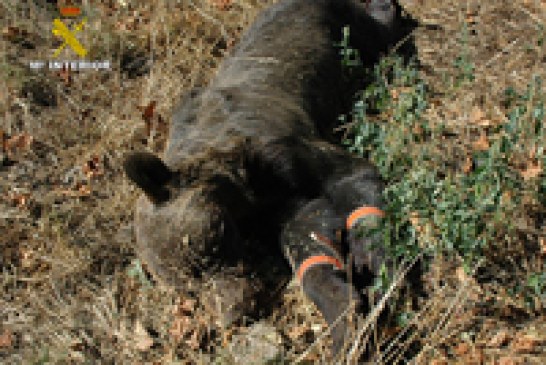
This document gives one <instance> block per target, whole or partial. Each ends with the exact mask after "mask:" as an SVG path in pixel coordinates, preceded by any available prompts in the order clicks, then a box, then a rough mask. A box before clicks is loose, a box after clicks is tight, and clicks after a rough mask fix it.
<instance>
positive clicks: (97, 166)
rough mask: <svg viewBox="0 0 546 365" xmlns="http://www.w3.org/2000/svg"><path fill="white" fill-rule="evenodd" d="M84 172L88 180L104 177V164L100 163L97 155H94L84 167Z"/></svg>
mask: <svg viewBox="0 0 546 365" xmlns="http://www.w3.org/2000/svg"><path fill="white" fill-rule="evenodd" d="M82 171H83V173H84V174H85V175H86V176H87V178H88V179H92V178H95V177H98V176H102V175H104V171H103V170H102V164H101V163H100V157H99V156H97V155H92V156H91V158H90V159H89V160H87V161H86V162H85V164H84V165H83V167H82Z"/></svg>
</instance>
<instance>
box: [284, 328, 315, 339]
mask: <svg viewBox="0 0 546 365" xmlns="http://www.w3.org/2000/svg"><path fill="white" fill-rule="evenodd" d="M309 331H311V328H309V326H308V325H305V324H304V325H301V326H295V327H293V328H291V329H290V330H289V331H288V333H287V335H288V337H289V338H290V339H291V340H292V341H294V340H297V339H298V338H300V337H302V336H303V335H305V334H306V333H308V332H309Z"/></svg>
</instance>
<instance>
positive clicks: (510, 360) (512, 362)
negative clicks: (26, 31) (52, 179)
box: [498, 356, 523, 365]
mask: <svg viewBox="0 0 546 365" xmlns="http://www.w3.org/2000/svg"><path fill="white" fill-rule="evenodd" d="M522 364H523V359H520V358H517V357H514V356H503V357H501V358H500V359H499V362H498V365H522Z"/></svg>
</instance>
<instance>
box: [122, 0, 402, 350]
mask: <svg viewBox="0 0 546 365" xmlns="http://www.w3.org/2000/svg"><path fill="white" fill-rule="evenodd" d="M399 19H400V8H399V6H398V5H397V4H393V3H392V2H391V1H387V0H382V1H381V0H373V1H366V2H364V3H363V2H360V1H358V0H284V1H280V2H278V3H277V4H275V5H273V6H271V7H270V8H268V9H267V10H265V11H264V12H263V13H262V14H261V15H260V16H259V17H258V18H257V20H256V21H255V22H254V24H253V25H252V26H251V27H250V28H249V29H248V30H247V31H246V33H245V34H244V35H243V36H242V38H241V40H240V42H239V43H238V45H237V46H236V47H235V49H234V50H233V52H232V53H231V55H230V56H228V57H227V58H226V59H225V60H224V61H223V63H222V65H221V66H220V68H219V69H218V71H217V74H216V76H215V77H214V78H213V79H212V81H211V82H210V84H209V85H208V87H206V88H203V89H196V90H193V91H191V92H189V93H188V95H186V96H185V97H184V98H183V100H182V101H181V102H180V104H179V106H178V107H177V108H176V109H175V111H174V113H173V118H172V125H171V130H170V135H169V138H168V145H167V148H166V150H165V152H164V155H163V158H162V159H160V158H159V157H156V156H154V155H153V154H150V153H145V152H140V153H133V154H131V155H129V156H128V157H127V159H126V161H125V164H124V167H125V171H126V173H127V175H128V177H129V178H130V179H131V180H132V181H133V182H135V183H136V184H137V185H138V186H139V187H140V188H141V189H142V190H143V191H144V193H145V195H144V196H142V197H141V198H140V199H139V200H138V202H137V207H136V216H135V232H136V239H137V243H136V251H137V253H138V255H139V256H140V257H141V259H142V260H143V261H144V262H145V263H146V265H147V267H148V269H149V270H150V271H151V273H152V274H153V276H154V277H156V278H157V279H158V280H160V281H162V282H164V283H166V284H168V285H172V286H175V287H176V286H180V285H184V280H185V278H187V277H188V275H199V274H200V273H202V272H203V271H207V270H209V269H210V268H211V267H221V268H223V269H221V270H219V271H220V272H224V273H225V272H231V271H230V268H233V267H235V266H236V263H237V261H238V257H241V256H242V255H244V254H245V252H246V251H247V249H249V247H248V244H247V243H246V242H248V239H247V238H248V237H249V236H256V232H260V231H264V232H267V233H266V234H264V235H263V237H265V236H266V235H267V236H268V237H269V238H271V235H275V237H274V240H273V241H276V242H281V243H282V245H283V247H284V250H283V251H284V252H285V253H286V254H287V257H288V258H289V261H291V264H292V266H293V269H294V270H295V272H296V273H297V274H298V275H299V276H300V279H302V280H303V287H304V291H305V292H306V293H307V294H308V296H309V297H310V298H311V299H312V300H313V301H314V302H315V303H317V306H318V308H319V309H320V310H321V311H322V312H323V314H324V316H325V319H326V320H327V321H328V322H329V323H332V321H333V320H335V318H336V317H337V316H338V315H339V314H340V313H342V312H343V308H341V307H340V306H337V304H340V305H341V304H345V303H346V302H347V300H348V298H349V293H351V292H352V289H351V287H350V285H349V284H347V283H346V282H345V280H344V279H342V278H340V277H339V274H338V273H337V272H336V270H334V269H333V268H336V267H337V268H340V269H341V268H342V266H343V262H342V261H343V260H344V259H343V257H341V256H336V255H338V253H336V252H334V251H332V249H331V248H329V247H328V246H329V245H328V244H326V245H325V244H324V242H328V241H330V240H331V239H330V238H328V237H327V236H328V235H329V234H330V233H331V232H330V231H331V230H332V229H337V228H340V227H342V226H344V225H345V226H346V225H347V224H348V223H347V222H345V220H346V218H347V217H346V216H347V215H348V216H349V223H350V224H349V228H350V227H351V226H352V225H353V224H354V223H355V222H356V221H358V220H359V219H360V218H363V217H368V216H375V217H377V216H380V215H381V212H380V205H381V201H380V196H381V181H380V178H379V176H378V174H377V172H376V171H375V169H374V168H373V167H372V166H370V165H369V164H368V163H367V162H366V161H365V160H363V159H360V158H356V157H353V156H351V155H350V154H349V153H347V152H346V151H345V150H344V149H342V148H341V147H339V146H336V145H335V144H333V143H332V142H333V141H335V138H336V137H335V136H334V134H333V132H332V130H333V129H334V127H335V125H336V123H337V117H338V115H339V114H340V113H342V112H343V111H346V110H347V108H348V106H349V105H350V103H351V96H352V95H353V93H354V92H355V88H356V87H358V86H359V85H357V83H355V82H354V80H351V79H350V78H348V77H347V75H346V74H344V70H343V67H342V64H341V57H340V54H339V53H340V52H339V51H340V49H339V48H336V47H335V44H339V42H340V41H341V40H342V29H343V27H345V26H349V27H350V28H349V29H350V37H349V38H350V44H351V46H352V47H354V48H356V49H357V50H358V51H359V53H360V57H361V59H362V61H363V63H364V64H367V65H371V64H373V63H374V62H375V61H377V59H378V57H379V56H380V55H381V54H382V53H384V52H386V51H387V50H388V47H389V46H390V45H392V44H393V42H395V41H396V40H398V39H399V38H400V36H401V32H400V31H399V27H398V21H399ZM317 210H318V211H319V215H318V216H315V219H314V220H313V218H309V216H310V214H311V212H312V211H317ZM320 212H322V213H320ZM311 215H312V214H311ZM309 219H310V223H309V225H306V224H307V223H305V222H306V220H309ZM366 219H368V218H365V220H366ZM269 222H276V223H278V224H273V227H274V229H272V230H267V229H266V227H268V223H269ZM279 226H284V227H285V228H284V230H283V234H282V238H281V237H280V235H279V233H280V229H279ZM321 227H322V228H321ZM325 227H326V228H327V230H326V231H325V230H324V228H325ZM328 230H330V231H328ZM310 235H311V236H310ZM257 236H258V237H259V234H258V235H257ZM323 236H325V237H323ZM349 239H350V241H351V242H352V245H351V246H352V247H351V249H352V250H353V251H354V254H355V263H356V264H357V266H358V267H360V268H362V267H364V266H368V267H369V268H370V270H371V271H372V272H373V271H374V270H375V268H374V267H375V266H377V265H376V264H377V263H376V261H378V260H377V259H372V260H370V257H369V256H370V252H368V251H366V250H365V249H364V248H365V247H366V246H365V245H363V244H356V242H357V241H358V242H360V240H357V239H354V237H352V236H351V235H349ZM265 241H266V240H265V239H264V242H265ZM360 243H362V242H360ZM321 256H322V258H320V257H321ZM372 256H373V255H372ZM317 257H318V258H317ZM372 258H373V257H372ZM308 259H310V260H308ZM321 260H322V261H321ZM304 264H305V267H303V268H302V267H301V265H304ZM224 268H225V270H224ZM217 271H218V270H217ZM304 273H305V277H304V276H303V274H304ZM221 275H223V276H222V280H227V281H229V280H230V279H229V276H227V279H226V275H225V274H221ZM237 280H242V281H244V280H245V277H244V275H239V276H238V277H237ZM241 285H243V284H241ZM249 290H250V289H249ZM351 295H352V294H351ZM341 296H343V298H341ZM242 297H244V295H242ZM354 297H355V298H357V296H354ZM336 298H338V299H339V300H337V299H336ZM241 300H242V301H246V300H248V298H247V297H245V298H244V299H241ZM334 304H335V308H334V307H333V305H334ZM334 332H335V333H334V337H335V343H336V347H339V346H340V343H342V339H343V333H342V331H340V330H337V331H334Z"/></svg>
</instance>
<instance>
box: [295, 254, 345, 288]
mask: <svg viewBox="0 0 546 365" xmlns="http://www.w3.org/2000/svg"><path fill="white" fill-rule="evenodd" d="M320 264H331V265H333V266H335V267H336V268H338V269H339V270H343V265H342V264H341V262H339V260H338V259H336V258H335V257H332V256H328V255H315V256H311V257H308V258H307V259H305V260H304V261H303V262H302V263H301V265H300V267H299V268H298V272H297V275H296V276H297V278H298V280H299V281H300V283H301V282H302V281H303V275H305V272H306V271H307V270H308V269H309V268H310V267H313V266H315V265H320Z"/></svg>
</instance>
